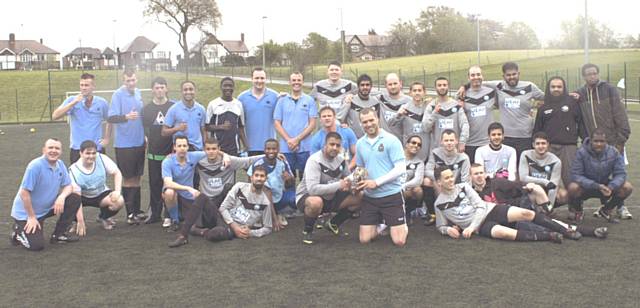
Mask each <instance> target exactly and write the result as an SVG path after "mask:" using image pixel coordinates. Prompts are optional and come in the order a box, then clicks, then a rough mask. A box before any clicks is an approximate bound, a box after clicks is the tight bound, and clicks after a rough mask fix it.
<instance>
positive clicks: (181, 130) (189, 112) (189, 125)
mask: <svg viewBox="0 0 640 308" xmlns="http://www.w3.org/2000/svg"><path fill="white" fill-rule="evenodd" d="M180 89H181V90H182V100H181V101H179V102H177V103H175V104H174V105H173V106H171V108H169V111H168V112H167V117H166V118H165V120H164V128H163V129H162V134H163V135H164V136H174V137H176V136H186V137H187V138H188V139H189V150H191V151H202V148H203V147H204V139H205V138H206V136H207V135H206V132H205V130H204V124H205V117H206V111H205V109H204V107H203V106H202V105H200V103H198V102H196V84H195V83H194V82H193V81H189V80H187V81H183V82H182V84H181V85H180Z"/></svg>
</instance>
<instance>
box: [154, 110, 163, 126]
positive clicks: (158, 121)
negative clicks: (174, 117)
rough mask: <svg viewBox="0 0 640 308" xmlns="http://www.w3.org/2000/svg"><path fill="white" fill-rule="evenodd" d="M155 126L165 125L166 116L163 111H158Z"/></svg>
mask: <svg viewBox="0 0 640 308" xmlns="http://www.w3.org/2000/svg"><path fill="white" fill-rule="evenodd" d="M153 125H164V114H163V113H162V111H158V114H157V115H156V120H155V121H154V122H153Z"/></svg>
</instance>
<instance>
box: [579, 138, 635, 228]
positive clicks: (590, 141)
mask: <svg viewBox="0 0 640 308" xmlns="http://www.w3.org/2000/svg"><path fill="white" fill-rule="evenodd" d="M571 181H572V183H571V184H569V186H568V187H567V192H568V193H569V210H570V211H571V212H572V213H573V215H572V216H570V217H569V218H570V219H573V220H575V221H576V222H581V221H582V219H583V217H584V214H583V211H582V202H583V201H584V200H587V199H590V198H600V202H601V203H602V204H603V206H602V207H601V208H600V210H599V211H598V213H599V214H600V216H602V217H604V218H605V219H607V220H608V221H609V222H611V223H617V222H618V220H617V219H616V218H615V217H614V216H613V215H612V214H611V211H612V210H613V209H615V208H616V207H620V206H622V205H624V200H625V199H627V198H628V197H629V196H630V195H631V193H632V192H633V186H632V185H631V183H629V182H628V181H627V171H626V170H625V169H624V158H623V157H622V155H620V153H618V150H616V149H615V148H614V147H613V146H612V145H609V144H607V134H606V133H605V131H604V129H601V128H596V129H594V130H593V131H592V132H591V136H590V138H587V139H586V140H585V141H584V142H583V143H582V147H581V148H580V149H579V150H578V154H577V155H576V160H575V161H574V162H573V165H572V166H571Z"/></svg>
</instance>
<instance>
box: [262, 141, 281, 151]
mask: <svg viewBox="0 0 640 308" xmlns="http://www.w3.org/2000/svg"><path fill="white" fill-rule="evenodd" d="M272 142H273V143H275V144H276V145H277V146H278V150H280V143H278V140H276V139H275V138H269V139H267V140H266V141H265V142H264V147H265V148H266V147H267V144H269V143H272Z"/></svg>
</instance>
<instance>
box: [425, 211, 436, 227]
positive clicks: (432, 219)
mask: <svg viewBox="0 0 640 308" xmlns="http://www.w3.org/2000/svg"><path fill="white" fill-rule="evenodd" d="M435 224H436V215H433V214H427V216H426V219H425V221H424V225H425V226H433V225H435Z"/></svg>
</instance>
